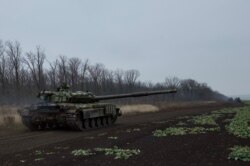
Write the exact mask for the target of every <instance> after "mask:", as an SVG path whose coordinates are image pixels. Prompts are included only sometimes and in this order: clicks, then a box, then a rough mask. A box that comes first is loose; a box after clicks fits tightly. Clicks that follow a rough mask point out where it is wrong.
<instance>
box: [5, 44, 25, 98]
mask: <svg viewBox="0 0 250 166" xmlns="http://www.w3.org/2000/svg"><path fill="white" fill-rule="evenodd" d="M6 53H7V56H8V58H9V60H10V65H11V67H12V68H13V70H14V72H13V75H14V78H15V88H16V91H17V94H18V95H19V92H20V70H21V67H22V61H21V59H22V57H21V54H22V50H21V46H20V43H19V42H17V41H15V42H11V41H8V42H6Z"/></svg>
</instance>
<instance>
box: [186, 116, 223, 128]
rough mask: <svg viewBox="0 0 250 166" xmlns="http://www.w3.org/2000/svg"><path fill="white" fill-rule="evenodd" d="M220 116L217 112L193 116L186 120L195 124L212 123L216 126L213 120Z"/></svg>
mask: <svg viewBox="0 0 250 166" xmlns="http://www.w3.org/2000/svg"><path fill="white" fill-rule="evenodd" d="M218 117H220V115H219V114H211V115H200V116H195V117H193V118H192V119H190V120H188V121H190V122H193V123H194V124H196V125H213V126H217V123H216V122H215V120H216V119H217V118H218Z"/></svg>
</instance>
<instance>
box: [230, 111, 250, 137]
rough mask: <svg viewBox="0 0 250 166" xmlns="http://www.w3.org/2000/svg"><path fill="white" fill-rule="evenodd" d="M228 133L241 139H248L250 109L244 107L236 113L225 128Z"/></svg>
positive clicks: (249, 132)
mask: <svg viewBox="0 0 250 166" xmlns="http://www.w3.org/2000/svg"><path fill="white" fill-rule="evenodd" d="M226 129H227V131H228V132H229V133H231V134H233V135H235V136H237V137H241V138H249V137H250V107H244V108H243V109H241V110H240V111H238V112H237V113H236V115H235V116H234V118H233V119H232V120H231V123H230V124H229V125H227V126H226Z"/></svg>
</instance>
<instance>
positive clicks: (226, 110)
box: [212, 108, 240, 114]
mask: <svg viewBox="0 0 250 166" xmlns="http://www.w3.org/2000/svg"><path fill="white" fill-rule="evenodd" d="M239 110H240V109H239V108H224V109H221V110H217V111H213V112H212V114H232V113H237V112H238V111H239Z"/></svg>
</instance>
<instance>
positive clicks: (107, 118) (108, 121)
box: [106, 116, 112, 126]
mask: <svg viewBox="0 0 250 166" xmlns="http://www.w3.org/2000/svg"><path fill="white" fill-rule="evenodd" d="M106 122H107V125H108V126H109V125H111V124H112V120H111V116H108V117H106Z"/></svg>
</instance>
